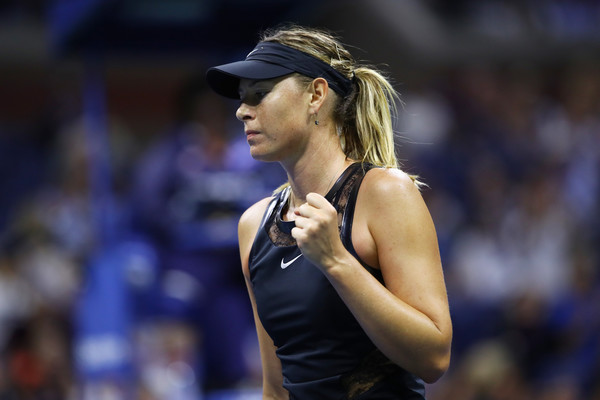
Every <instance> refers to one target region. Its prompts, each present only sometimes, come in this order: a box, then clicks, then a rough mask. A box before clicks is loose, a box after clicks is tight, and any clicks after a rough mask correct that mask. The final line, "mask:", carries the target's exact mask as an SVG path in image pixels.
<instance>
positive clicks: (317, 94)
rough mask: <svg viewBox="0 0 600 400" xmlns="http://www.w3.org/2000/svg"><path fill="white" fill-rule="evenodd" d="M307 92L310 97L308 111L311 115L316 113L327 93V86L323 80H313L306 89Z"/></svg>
mask: <svg viewBox="0 0 600 400" xmlns="http://www.w3.org/2000/svg"><path fill="white" fill-rule="evenodd" d="M308 90H309V92H310V95H311V97H310V103H309V111H310V112H311V113H312V114H315V113H318V112H319V110H320V109H321V106H322V105H323V104H324V103H325V99H326V98H327V94H328V93H329V84H328V83H327V80H326V79H325V78H315V79H314V80H313V81H312V83H311V84H310V86H309V87H308Z"/></svg>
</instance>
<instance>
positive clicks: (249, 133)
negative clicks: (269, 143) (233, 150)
mask: <svg viewBox="0 0 600 400" xmlns="http://www.w3.org/2000/svg"><path fill="white" fill-rule="evenodd" d="M259 133H260V132H259V131H253V130H247V131H246V139H251V138H253V137H254V136H256V135H258V134H259Z"/></svg>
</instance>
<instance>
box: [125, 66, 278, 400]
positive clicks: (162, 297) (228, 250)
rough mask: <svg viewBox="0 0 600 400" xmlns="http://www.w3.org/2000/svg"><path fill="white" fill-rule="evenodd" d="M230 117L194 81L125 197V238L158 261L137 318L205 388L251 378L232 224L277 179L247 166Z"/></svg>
mask: <svg viewBox="0 0 600 400" xmlns="http://www.w3.org/2000/svg"><path fill="white" fill-rule="evenodd" d="M231 114H232V113H230V111H229V109H228V107H227V103H226V102H224V101H223V99H222V98H220V97H219V96H216V95H215V94H213V93H212V91H210V90H208V88H206V87H205V82H204V78H203V76H199V77H198V78H192V79H190V81H188V82H185V83H184V85H183V86H182V88H181V91H180V93H179V95H178V97H177V99H176V116H175V120H174V123H173V125H172V127H171V128H170V129H169V131H168V132H166V134H165V135H164V136H161V137H160V138H159V139H158V140H157V141H156V143H154V144H153V145H151V147H150V149H149V150H148V151H147V152H146V153H145V154H144V155H143V156H142V158H141V159H140V162H139V166H138V169H137V171H136V174H135V179H134V184H133V189H132V198H133V206H134V210H133V221H134V226H135V230H136V231H137V232H138V233H140V234H141V235H143V236H145V237H146V238H148V239H149V240H150V242H151V243H152V244H153V245H154V246H155V247H156V249H157V251H158V252H159V258H160V278H159V283H158V285H157V293H156V296H157V297H156V301H155V302H153V304H146V306H149V307H146V310H144V311H143V312H144V313H145V314H146V316H148V317H152V318H153V319H157V318H158V320H159V321H160V320H163V321H168V322H167V323H166V324H165V325H164V326H163V328H164V332H167V335H168V332H179V333H178V334H177V335H178V336H179V337H185V338H187V339H189V342H188V343H189V345H190V346H192V347H193V348H194V349H193V350H191V351H194V352H196V353H197V354H196V357H195V358H196V359H197V360H198V364H199V365H197V366H196V365H194V366H193V367H194V370H195V371H204V373H203V377H201V378H200V379H201V380H202V381H203V386H204V388H205V389H206V390H210V389H215V388H222V387H232V386H235V385H238V384H241V383H242V382H243V380H244V379H246V378H248V377H249V376H252V374H253V373H256V371H254V372H253V370H255V369H256V365H253V363H254V361H253V357H254V353H252V351H254V350H253V349H254V347H255V346H256V345H255V344H254V341H253V340H252V337H253V332H254V330H253V329H254V328H253V325H252V321H251V311H250V305H249V302H248V300H247V297H246V296H245V289H244V286H243V281H242V280H241V278H240V276H239V268H240V266H239V263H240V261H239V255H238V251H237V221H238V219H239V217H240V215H241V213H242V212H243V210H245V209H246V208H247V207H248V206H249V205H250V204H252V203H253V202H254V201H256V200H257V199H258V198H261V197H262V196H264V195H265V194H268V192H269V191H270V190H271V188H272V187H273V186H278V185H279V184H280V183H282V182H283V181H284V179H285V178H284V176H283V175H282V174H281V173H280V172H279V171H278V170H273V169H272V168H270V166H269V165H264V164H259V163H257V162H255V161H254V160H252V158H251V157H250V156H249V155H248V151H247V144H246V142H245V140H244V137H243V134H242V132H241V129H240V127H239V126H238V125H235V127H232V126H231V125H230V122H231V119H232V118H231ZM234 128H236V129H234ZM158 325H160V324H157V326H158ZM175 326H179V328H176V327H175ZM163 328H161V329H163ZM183 332H187V333H183ZM190 335H191V336H190ZM153 343H157V342H153ZM193 343H195V344H193ZM196 367H198V368H196ZM141 368H142V369H143V368H144V366H143V365H142V366H141Z"/></svg>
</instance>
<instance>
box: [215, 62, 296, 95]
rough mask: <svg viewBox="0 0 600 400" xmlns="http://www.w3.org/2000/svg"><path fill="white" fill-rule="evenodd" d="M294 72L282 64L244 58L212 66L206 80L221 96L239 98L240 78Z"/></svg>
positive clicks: (270, 77) (269, 77)
mask: <svg viewBox="0 0 600 400" xmlns="http://www.w3.org/2000/svg"><path fill="white" fill-rule="evenodd" d="M293 72H294V71H293V70H291V69H289V68H286V67H282V66H281V65H276V64H271V63H268V62H264V61H259V60H244V61H236V62H233V63H229V64H223V65H219V66H216V67H212V68H210V69H209V70H208V71H207V72H206V81H207V82H208V84H209V85H210V87H211V88H212V89H213V90H214V91H215V92H217V93H218V94H220V95H221V96H225V97H228V98H230V99H239V98H240V94H239V85H240V79H256V80H262V79H273V78H278V77H280V76H284V75H288V74H291V73H293Z"/></svg>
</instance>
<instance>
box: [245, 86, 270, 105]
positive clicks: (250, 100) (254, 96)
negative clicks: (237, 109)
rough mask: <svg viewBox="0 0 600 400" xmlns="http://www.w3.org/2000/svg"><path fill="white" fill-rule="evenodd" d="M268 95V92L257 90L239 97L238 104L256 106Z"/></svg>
mask: <svg viewBox="0 0 600 400" xmlns="http://www.w3.org/2000/svg"><path fill="white" fill-rule="evenodd" d="M268 94H269V91H268V90H265V91H262V90H257V91H253V92H248V93H245V94H242V95H240V104H241V103H245V104H248V105H249V106H257V105H259V104H260V102H261V101H262V100H263V99H264V98H265V97H266V96H267V95H268Z"/></svg>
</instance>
